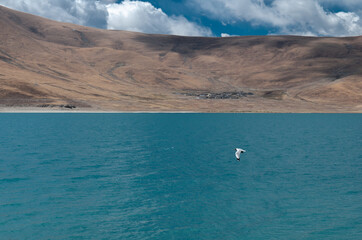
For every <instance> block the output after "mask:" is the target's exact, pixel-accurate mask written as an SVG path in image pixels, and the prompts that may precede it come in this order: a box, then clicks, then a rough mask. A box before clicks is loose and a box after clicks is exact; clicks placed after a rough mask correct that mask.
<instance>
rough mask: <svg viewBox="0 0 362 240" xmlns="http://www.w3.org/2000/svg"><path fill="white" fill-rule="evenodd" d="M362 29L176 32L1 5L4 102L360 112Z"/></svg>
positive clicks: (0, 59)
mask: <svg viewBox="0 0 362 240" xmlns="http://www.w3.org/2000/svg"><path fill="white" fill-rule="evenodd" d="M361 62H362V37H349V38H316V37H299V36H247V37H231V38H203V37H180V36H167V35H147V34H141V33H132V32H126V31H109V30H100V29H94V28H88V27H83V26H78V25H73V24H68V23H60V22H55V21H51V20H48V19H44V18H40V17H37V16H33V15H30V14H25V13H21V12H17V11H14V10H10V9H7V8H4V7H1V6H0V106H2V107H3V108H4V107H19V106H21V107H42V108H44V109H49V110H52V109H58V108H62V107H63V108H72V107H76V108H77V109H89V110H116V111H201V112H240V111H251V112H260V111H261V112H264V111H267V112H362V91H361V90H362V67H361Z"/></svg>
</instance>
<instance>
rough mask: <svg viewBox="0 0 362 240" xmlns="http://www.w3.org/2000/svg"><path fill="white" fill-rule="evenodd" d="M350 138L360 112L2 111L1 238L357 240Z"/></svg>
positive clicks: (355, 138)
mask: <svg viewBox="0 0 362 240" xmlns="http://www.w3.org/2000/svg"><path fill="white" fill-rule="evenodd" d="M361 136H362V115H361V114H5V113H3V114H0V239H37V240H38V239H362V137H361ZM236 147H241V148H243V149H245V150H246V151H247V152H246V153H244V154H243V155H242V156H241V161H240V162H238V161H236V159H235V155H234V153H235V151H234V149H235V148H236Z"/></svg>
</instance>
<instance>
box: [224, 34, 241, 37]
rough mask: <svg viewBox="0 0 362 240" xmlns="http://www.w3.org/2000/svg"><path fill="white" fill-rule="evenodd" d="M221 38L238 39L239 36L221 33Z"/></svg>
mask: <svg viewBox="0 0 362 240" xmlns="http://www.w3.org/2000/svg"><path fill="white" fill-rule="evenodd" d="M220 36H221V37H238V35H230V34H228V33H221V35H220Z"/></svg>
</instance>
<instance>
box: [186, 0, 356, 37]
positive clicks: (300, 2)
mask: <svg viewBox="0 0 362 240" xmlns="http://www.w3.org/2000/svg"><path fill="white" fill-rule="evenodd" d="M191 1H193V2H194V3H195V4H197V5H198V6H200V7H201V8H202V9H203V10H204V11H205V12H206V13H208V14H211V16H213V17H214V18H216V19H219V20H221V21H224V22H228V23H233V22H235V21H237V22H238V21H247V22H250V23H251V24H252V25H264V26H269V27H270V26H271V27H274V28H276V29H278V30H277V31H276V32H272V34H303V35H318V36H351V35H361V34H362V21H361V17H362V6H361V4H360V5H359V9H358V8H357V9H354V12H352V10H350V11H345V12H343V11H341V12H337V13H332V12H330V11H327V10H326V9H324V8H323V7H322V5H321V3H322V2H324V3H326V2H329V4H332V3H333V2H336V3H335V4H337V0H293V1H291V0H272V1H268V4H265V2H264V0H208V1H204V0H191ZM359 1H360V0H359ZM342 2H343V1H342ZM356 3H357V1H354V0H347V1H346V5H344V6H345V7H346V8H347V7H348V6H356V5H355V4H356ZM338 4H341V3H340V2H339V3H338ZM340 7H341V6H340Z"/></svg>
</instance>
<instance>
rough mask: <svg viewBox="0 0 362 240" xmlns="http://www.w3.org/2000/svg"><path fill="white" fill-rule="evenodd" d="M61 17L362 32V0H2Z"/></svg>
mask: <svg viewBox="0 0 362 240" xmlns="http://www.w3.org/2000/svg"><path fill="white" fill-rule="evenodd" d="M0 5H3V6H5V7H9V8H12V9H15V10H19V11H23V12H28V13H32V14H35V15H38V16H42V17H46V18H50V19H53V20H57V21H61V22H71V23H75V24H79V25H84V26H90V27H96V28H102V29H113V30H128V31H136V32H144V33H157V34H173V35H182V36H213V37H230V36H244V35H275V34H277V35H303V36H335V37H342V36H358V35H362V0H142V1H140V0H137V1H135V0H118V1H117V0H98V1H96V0H0Z"/></svg>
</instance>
